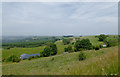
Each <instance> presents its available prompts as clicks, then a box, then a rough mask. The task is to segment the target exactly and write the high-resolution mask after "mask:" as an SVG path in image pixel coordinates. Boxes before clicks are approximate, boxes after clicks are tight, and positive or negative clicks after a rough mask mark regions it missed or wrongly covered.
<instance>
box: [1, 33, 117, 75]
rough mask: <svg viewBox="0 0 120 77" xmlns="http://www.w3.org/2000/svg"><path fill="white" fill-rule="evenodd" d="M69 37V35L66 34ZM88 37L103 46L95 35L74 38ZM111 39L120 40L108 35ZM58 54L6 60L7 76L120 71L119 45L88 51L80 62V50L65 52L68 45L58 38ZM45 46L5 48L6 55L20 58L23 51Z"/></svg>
mask: <svg viewBox="0 0 120 77" xmlns="http://www.w3.org/2000/svg"><path fill="white" fill-rule="evenodd" d="M65 38H66V37H65ZM74 38H80V39H86V38H88V39H89V40H90V42H91V43H92V45H94V46H96V45H103V44H104V43H103V42H100V41H98V38H95V36H85V37H72V39H73V40H71V43H70V44H71V45H72V47H74V45H73V44H72V42H75V41H76V40H74ZM107 40H108V41H113V43H118V36H117V35H110V36H109V37H107ZM55 44H56V45H57V49H58V53H57V55H55V56H50V57H41V58H37V59H32V60H30V61H29V60H22V61H20V62H19V63H12V62H3V66H2V71H3V72H2V73H3V75H111V74H115V75H116V74H118V46H114V47H108V48H102V49H100V50H97V51H95V50H86V51H83V53H84V54H85V55H86V60H84V61H79V59H78V55H79V53H80V52H73V53H69V54H63V52H64V48H65V47H67V46H68V45H64V44H63V42H62V40H59V41H56V42H55ZM44 48H45V46H39V47H32V48H21V47H14V48H10V49H3V50H2V58H3V59H4V58H5V59H6V58H8V57H9V56H11V55H16V56H18V57H20V55H21V54H23V53H26V54H35V53H40V52H42V51H43V50H44Z"/></svg>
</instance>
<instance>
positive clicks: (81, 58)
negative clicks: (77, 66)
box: [79, 51, 86, 61]
mask: <svg viewBox="0 0 120 77" xmlns="http://www.w3.org/2000/svg"><path fill="white" fill-rule="evenodd" d="M85 59H86V55H85V54H84V53H83V52H82V51H81V52H80V54H79V61H82V60H85Z"/></svg>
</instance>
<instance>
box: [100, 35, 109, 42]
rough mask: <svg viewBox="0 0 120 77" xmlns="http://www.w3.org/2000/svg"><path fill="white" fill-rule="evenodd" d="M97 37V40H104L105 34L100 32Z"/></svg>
mask: <svg viewBox="0 0 120 77" xmlns="http://www.w3.org/2000/svg"><path fill="white" fill-rule="evenodd" d="M98 38H99V41H105V40H106V38H107V36H106V35H104V34H100V35H99V36H98Z"/></svg>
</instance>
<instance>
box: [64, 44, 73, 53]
mask: <svg viewBox="0 0 120 77" xmlns="http://www.w3.org/2000/svg"><path fill="white" fill-rule="evenodd" d="M64 50H65V52H69V53H70V52H73V49H72V46H71V45H69V46H68V47H66V48H65V49H64Z"/></svg>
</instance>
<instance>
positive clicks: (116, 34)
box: [0, 33, 119, 37]
mask: <svg viewBox="0 0 120 77" xmlns="http://www.w3.org/2000/svg"><path fill="white" fill-rule="evenodd" d="M100 34H105V33H100ZM100 34H88V35H72V36H95V35H100ZM70 35H71V34H70ZM105 35H119V34H105ZM8 36H18V35H2V37H8ZM19 36H28V37H29V36H69V35H19ZM19 36H18V37H19ZM0 37H1V36H0Z"/></svg>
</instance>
